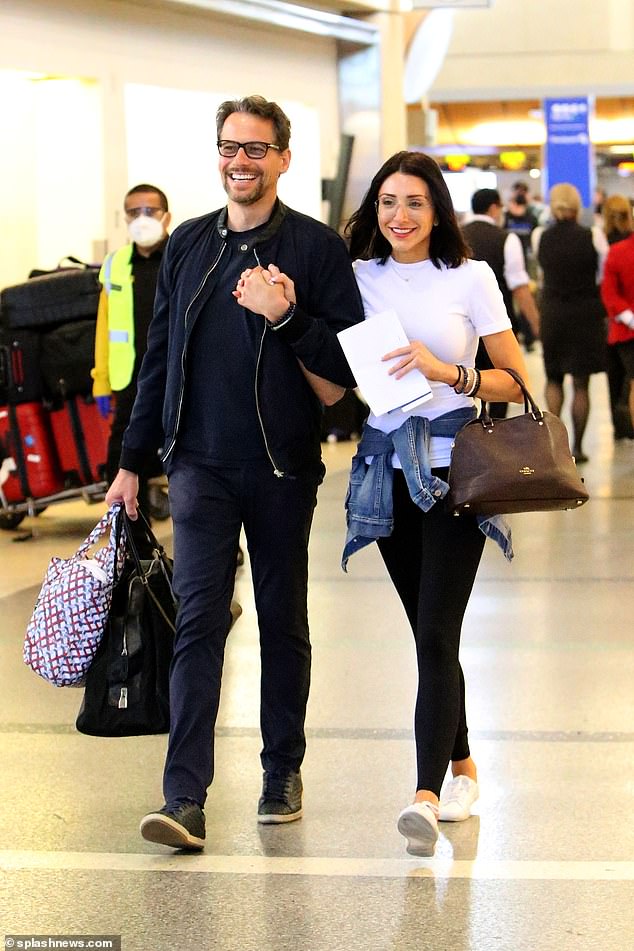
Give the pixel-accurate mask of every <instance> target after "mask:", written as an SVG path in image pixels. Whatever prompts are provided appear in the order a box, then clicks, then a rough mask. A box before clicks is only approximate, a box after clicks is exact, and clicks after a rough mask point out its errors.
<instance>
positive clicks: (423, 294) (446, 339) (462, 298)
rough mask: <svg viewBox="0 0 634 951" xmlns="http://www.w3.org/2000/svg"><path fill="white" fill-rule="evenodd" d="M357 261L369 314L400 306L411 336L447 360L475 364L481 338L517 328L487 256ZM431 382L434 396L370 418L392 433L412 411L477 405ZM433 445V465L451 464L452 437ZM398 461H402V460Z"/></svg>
mask: <svg viewBox="0 0 634 951" xmlns="http://www.w3.org/2000/svg"><path fill="white" fill-rule="evenodd" d="M353 266H354V272H355V276H356V279H357V283H358V285H359V290H360V291H361V297H362V299H363V308H364V312H365V318H366V320H371V319H372V315H373V314H380V313H382V312H383V311H386V310H395V311H396V313H397V314H398V316H399V319H400V321H401V324H402V325H403V328H404V330H405V333H406V334H407V337H408V339H409V340H420V341H421V342H422V343H424V344H425V346H426V347H429V349H430V350H431V352H432V353H433V354H435V356H437V357H438V358H439V359H440V360H443V361H445V362H446V363H455V364H463V365H464V366H468V367H472V366H474V362H475V355H476V351H477V349H478V340H479V338H480V337H486V336H488V335H489V334H494V333H499V332H501V331H503V330H510V329H511V322H510V320H509V317H508V314H507V312H506V307H505V305H504V300H503V298H502V294H501V292H500V289H499V287H498V284H497V281H496V279H495V275H494V273H493V271H492V270H491V268H490V267H489V265H488V264H487V263H486V262H485V261H472V260H468V261H465V262H464V264H461V265H460V266H459V267H457V268H448V267H445V266H444V265H442V266H441V267H440V268H437V267H435V266H434V264H433V263H432V262H431V261H430V260H427V261H419V262H417V263H415V264H397V263H396V261H394V260H393V259H392V258H391V257H390V258H388V259H387V261H386V262H385V264H380V263H379V260H378V259H376V258H375V259H373V260H371V261H355V262H354V265H353ZM386 372H387V365H386ZM429 383H430V386H431V390H432V393H433V398H432V399H431V400H428V401H427V402H426V403H423V404H422V405H421V406H418V407H416V408H415V409H413V410H410V411H407V412H405V413H404V412H403V411H402V410H396V411H393V412H391V413H385V414H383V415H382V416H375V415H374V414H370V416H369V418H368V422H369V424H370V425H371V426H373V427H374V428H375V429H379V430H381V432H384V433H389V432H392V431H393V430H395V429H398V427H399V426H401V425H402V423H403V422H404V421H405V420H406V419H407V417H408V416H426V417H427V418H428V419H435V418H436V417H437V416H442V415H444V414H445V413H449V412H451V411H452V410H455V409H459V408H461V407H464V406H472V405H473V402H474V401H473V399H472V398H470V397H466V396H463V395H462V394H460V395H459V394H457V393H455V392H454V390H453V387H452V386H449V385H448V384H446V383H438V382H435V381H433V380H430V381H429ZM430 448H431V464H432V466H446V465H449V459H450V454H451V439H447V438H443V437H433V438H432V441H431V447H430ZM394 462H395V464H396V465H398V460H396V459H395V460H394Z"/></svg>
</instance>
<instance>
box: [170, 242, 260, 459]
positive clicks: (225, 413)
mask: <svg viewBox="0 0 634 951" xmlns="http://www.w3.org/2000/svg"><path fill="white" fill-rule="evenodd" d="M260 227H265V226H260ZM259 230H260V228H254V229H252V230H250V231H245V232H238V233H236V232H231V231H230V232H228V234H227V237H226V241H227V248H226V250H225V252H224V254H223V256H222V259H221V261H220V264H219V267H221V268H222V273H221V275H220V278H219V280H218V283H217V284H216V287H215V289H214V291H213V293H212V295H211V298H210V300H209V302H208V304H207V306H206V308H205V310H204V311H203V313H202V314H201V315H200V317H199V318H198V320H197V322H196V325H195V327H194V329H193V331H192V335H191V338H190V341H189V344H188V348H187V362H186V366H185V396H184V401H183V410H182V416H181V420H182V422H181V426H180V431H179V436H178V445H179V447H181V448H182V449H185V450H187V451H188V452H195V453H197V454H199V455H200V456H202V457H204V459H205V461H206V462H208V463H210V464H211V465H222V466H230V465H238V464H240V463H242V462H246V461H249V460H253V459H266V458H267V452H266V446H265V443H264V437H263V435H262V428H261V426H260V422H259V419H258V412H257V406H256V397H255V371H256V365H257V359H258V350H259V346H260V340H261V338H262V333H263V330H264V317H259V316H256V315H254V314H252V313H250V312H249V311H247V310H245V308H244V307H241V306H240V305H239V304H238V302H237V301H236V299H235V297H234V296H233V294H232V293H231V292H232V290H234V289H235V286H236V284H237V282H238V279H239V277H240V275H241V273H242V272H243V271H244V270H245V268H248V267H255V266H256V265H257V262H256V260H255V258H254V255H253V252H252V250H251V249H252V246H253V244H252V239H253V236H254V235H255V234H257V232H258V231H259Z"/></svg>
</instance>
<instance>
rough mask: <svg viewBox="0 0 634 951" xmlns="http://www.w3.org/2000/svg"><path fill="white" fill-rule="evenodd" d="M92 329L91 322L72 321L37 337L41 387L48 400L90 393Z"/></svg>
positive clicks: (93, 340)
mask: <svg viewBox="0 0 634 951" xmlns="http://www.w3.org/2000/svg"><path fill="white" fill-rule="evenodd" d="M95 326H96V324H95V321H94V320H74V321H71V322H70V323H65V324H60V325H59V326H58V327H53V328H52V329H51V330H47V331H46V332H45V333H41V334H40V338H41V345H40V370H41V374H42V385H43V387H44V394H45V396H47V397H48V398H49V399H55V398H56V397H59V396H61V397H64V398H66V397H69V396H87V395H88V394H89V393H91V392H92V377H91V375H90V371H91V370H92V368H93V366H94V363H95Z"/></svg>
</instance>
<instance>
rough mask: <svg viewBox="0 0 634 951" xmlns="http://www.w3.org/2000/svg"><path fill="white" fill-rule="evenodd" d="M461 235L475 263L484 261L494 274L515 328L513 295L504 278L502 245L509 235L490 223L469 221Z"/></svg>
mask: <svg viewBox="0 0 634 951" xmlns="http://www.w3.org/2000/svg"><path fill="white" fill-rule="evenodd" d="M462 233H463V234H464V236H465V238H466V241H467V244H468V245H469V246H470V248H471V251H472V255H471V256H472V257H473V258H474V259H475V260H476V261H486V262H487V264H488V265H489V267H490V268H491V269H492V271H493V273H494V274H495V279H496V281H497V282H498V287H499V288H500V290H501V291H502V297H503V298H504V305H505V307H506V312H507V314H508V315H509V318H510V320H511V323H512V324H513V326H515V324H516V322H517V320H516V317H515V308H514V306H513V294H512V293H511V290H510V288H509V286H508V284H507V283H506V279H505V277H504V245H505V244H506V239H507V238H508V235H509V233H508V231H505V230H504V229H503V228H499V227H498V226H497V225H494V224H493V223H492V222H488V221H469V222H468V223H467V224H466V225H463V227H462Z"/></svg>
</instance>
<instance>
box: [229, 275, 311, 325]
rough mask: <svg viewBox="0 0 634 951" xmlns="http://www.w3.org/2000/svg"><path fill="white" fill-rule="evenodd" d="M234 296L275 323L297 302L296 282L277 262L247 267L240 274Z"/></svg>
mask: <svg viewBox="0 0 634 951" xmlns="http://www.w3.org/2000/svg"><path fill="white" fill-rule="evenodd" d="M232 293H233V296H234V297H235V298H236V300H237V301H238V303H239V304H240V305H241V306H242V307H246V308H248V309H249V310H252V311H253V312H254V313H255V314H262V315H263V316H264V317H266V319H267V320H270V321H271V322H272V323H275V321H276V320H279V319H280V318H281V317H283V316H284V314H285V313H286V311H287V310H288V308H289V305H290V304H294V303H295V284H294V283H293V281H292V280H291V278H290V277H288V275H286V274H283V273H282V271H280V269H279V268H278V267H276V266H275V264H269V266H268V267H267V268H263V267H260V266H258V267H254V268H247V270H246V271H243V272H242V274H241V275H240V280H239V281H238V283H237V285H236V289H235V290H234V291H232Z"/></svg>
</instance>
